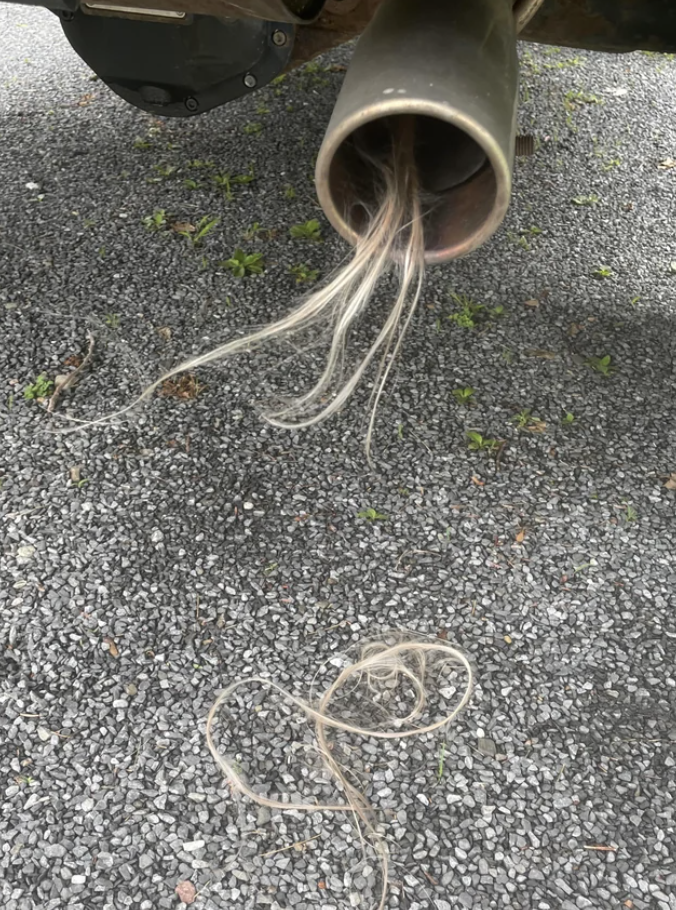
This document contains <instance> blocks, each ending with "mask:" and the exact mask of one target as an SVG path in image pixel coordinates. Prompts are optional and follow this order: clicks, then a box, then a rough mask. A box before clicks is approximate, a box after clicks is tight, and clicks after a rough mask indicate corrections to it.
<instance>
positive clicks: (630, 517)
mask: <svg viewBox="0 0 676 910" xmlns="http://www.w3.org/2000/svg"><path fill="white" fill-rule="evenodd" d="M624 505H625V507H626V512H625V513H624V518H625V521H627V522H630V521H636V519H637V518H638V512H637V511H636V509H635V508H634V507H633V506H632V505H631V504H630V503H628V502H625V504H624Z"/></svg>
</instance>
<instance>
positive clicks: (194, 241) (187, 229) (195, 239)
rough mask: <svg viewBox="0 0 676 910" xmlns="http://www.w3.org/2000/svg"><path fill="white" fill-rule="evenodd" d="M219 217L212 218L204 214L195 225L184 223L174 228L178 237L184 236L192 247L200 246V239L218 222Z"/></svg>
mask: <svg viewBox="0 0 676 910" xmlns="http://www.w3.org/2000/svg"><path fill="white" fill-rule="evenodd" d="M220 220H221V219H220V218H212V217H211V216H210V215H205V216H204V217H203V218H200V220H199V221H198V222H197V224H196V225H194V226H193V225H187V224H186V225H185V226H183V227H180V228H178V229H177V230H176V233H177V234H178V235H179V236H180V237H185V239H186V240H187V241H188V243H189V245H190V246H191V247H192V249H195V247H198V246H201V245H202V241H203V240H204V238H205V237H206V236H207V234H210V233H211V231H213V229H214V228H215V227H216V226H217V225H218V224H219V223H220Z"/></svg>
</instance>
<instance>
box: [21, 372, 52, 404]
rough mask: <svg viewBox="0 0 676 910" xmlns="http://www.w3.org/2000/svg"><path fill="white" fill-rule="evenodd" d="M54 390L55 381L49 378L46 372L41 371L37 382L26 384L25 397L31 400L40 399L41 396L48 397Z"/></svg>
mask: <svg viewBox="0 0 676 910" xmlns="http://www.w3.org/2000/svg"><path fill="white" fill-rule="evenodd" d="M53 391H54V383H53V382H52V380H51V379H47V376H46V374H45V373H40V375H39V376H38V377H37V379H36V380H35V382H32V383H31V384H30V385H28V386H26V388H25V389H24V390H23V397H24V398H26V399H28V400H29V401H38V400H39V399H41V398H48V397H49V396H50V395H51V394H52V392H53Z"/></svg>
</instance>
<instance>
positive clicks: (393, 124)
mask: <svg viewBox="0 0 676 910" xmlns="http://www.w3.org/2000/svg"><path fill="white" fill-rule="evenodd" d="M517 89H518V61H517V55H516V30H515V24H514V13H513V3H512V0H384V2H383V4H382V6H381V7H380V8H379V10H378V12H377V13H376V15H375V17H374V18H373V20H372V21H371V23H370V24H369V25H368V27H367V28H366V30H365V32H364V34H363V35H362V37H361V38H360V40H359V43H358V44H357V47H356V50H355V52H354V56H353V59H352V63H351V64H350V67H349V69H348V72H347V74H346V76H345V81H344V83H343V87H342V90H341V92H340V95H339V97H338V101H337V103H336V107H335V109H334V112H333V115H332V117H331V121H330V123H329V126H328V128H327V131H326V135H325V137H324V141H323V143H322V146H321V149H320V151H319V155H318V158H317V168H316V184H317V193H318V196H319V201H320V203H321V206H322V208H323V209H324V211H325V213H326V215H327V217H328V219H329V221H330V222H331V224H332V225H333V226H334V227H335V228H336V230H337V231H338V232H339V233H340V234H341V235H342V236H343V237H345V238H346V239H347V240H349V241H350V242H351V243H353V244H354V243H356V242H357V239H358V237H359V236H360V235H361V234H362V233H363V232H364V230H366V227H367V222H368V210H369V209H370V208H372V207H373V205H374V204H377V200H375V198H374V197H375V194H376V192H377V190H376V188H375V187H376V175H375V172H374V169H373V164H372V163H369V162H373V161H374V160H377V159H379V158H381V159H382V158H383V157H384V156H387V155H388V154H391V148H392V143H393V142H396V136H397V135H398V130H399V125H400V124H401V122H402V120H403V119H404V118H410V117H411V116H412V117H413V118H414V136H415V138H414V144H413V155H414V160H415V166H416V167H417V170H418V180H419V184H420V186H421V197H424V200H423V201H424V205H423V209H424V211H425V215H424V234H425V259H426V261H427V262H428V263H438V262H446V261H448V260H451V259H456V258H458V257H460V256H465V255H467V254H468V253H470V252H471V251H472V250H474V249H476V248H477V247H479V246H480V245H481V244H482V243H484V242H485V241H486V240H487V239H488V238H489V237H490V236H491V235H492V234H493V233H494V231H495V230H497V228H498V227H499V226H500V224H501V223H502V220H503V218H504V216H505V213H506V211H507V208H508V206H509V199H510V194H511V183H512V165H513V160H514V142H515V127H516V104H517ZM430 200H432V201H430Z"/></svg>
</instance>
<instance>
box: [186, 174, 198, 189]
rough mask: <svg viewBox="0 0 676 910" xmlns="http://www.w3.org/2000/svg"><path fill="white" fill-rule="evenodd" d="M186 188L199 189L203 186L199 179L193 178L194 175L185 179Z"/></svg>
mask: <svg viewBox="0 0 676 910" xmlns="http://www.w3.org/2000/svg"><path fill="white" fill-rule="evenodd" d="M183 186H184V187H185V188H186V190H198V189H200V187H201V186H202V184H201V183H200V181H199V180H193V178H192V177H186V178H185V179H184V181H183Z"/></svg>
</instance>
